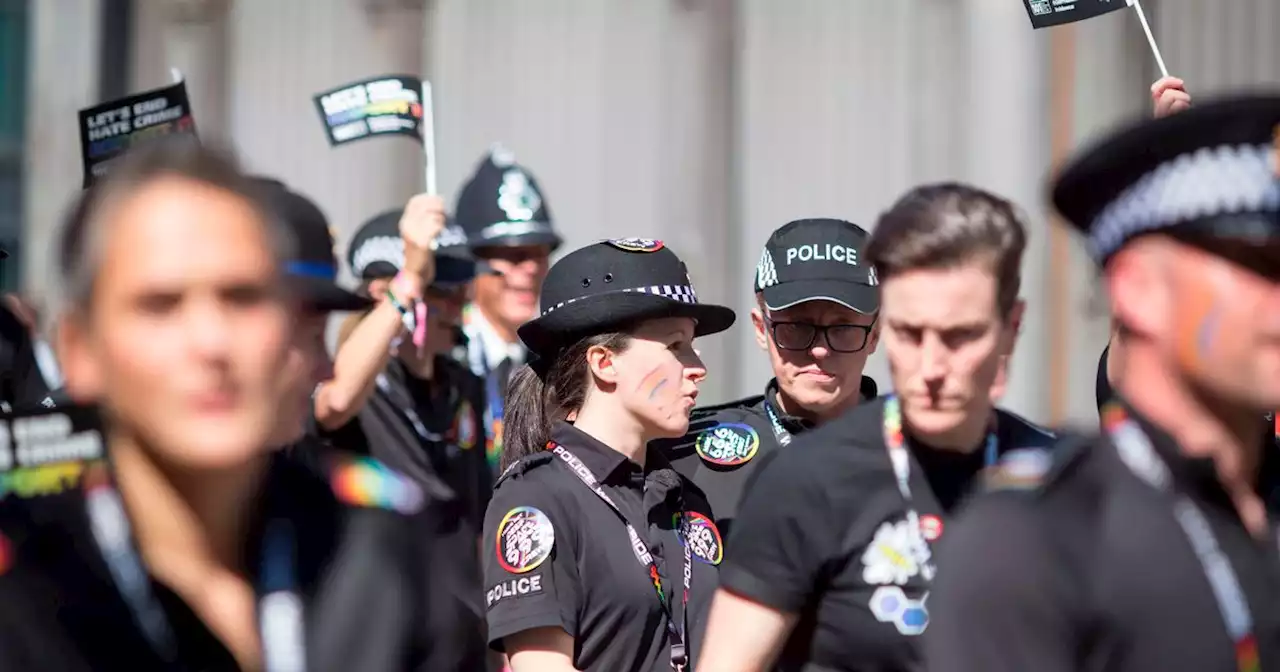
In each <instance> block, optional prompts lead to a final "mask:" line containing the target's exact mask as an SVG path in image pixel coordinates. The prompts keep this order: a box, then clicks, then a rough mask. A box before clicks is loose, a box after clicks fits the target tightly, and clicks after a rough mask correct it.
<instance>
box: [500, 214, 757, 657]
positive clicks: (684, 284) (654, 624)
mask: <svg viewBox="0 0 1280 672" xmlns="http://www.w3.org/2000/svg"><path fill="white" fill-rule="evenodd" d="M733 321H734V314H733V311H731V310H730V309H728V308H725V307H723V306H715V305H709V304H705V303H700V302H699V301H698V298H697V294H696V293H695V292H694V289H693V286H692V285H691V284H690V282H689V275H688V270H687V268H686V267H685V264H684V262H682V261H681V260H680V259H679V257H677V256H676V255H675V253H674V252H672V251H671V250H670V249H668V248H667V247H665V246H664V245H663V243H662V242H660V241H655V240H646V239H639V238H629V239H620V240H612V241H604V242H598V243H593V244H591V245H587V246H586V247H583V248H581V249H579V250H576V251H574V252H572V253H570V254H569V255H567V256H566V257H564V258H563V259H561V260H560V261H558V262H557V263H556V265H555V266H553V267H552V268H551V272H550V274H549V275H548V276H547V284H546V290H545V291H544V293H543V296H542V313H541V315H540V316H539V317H538V318H537V319H535V320H532V321H530V322H528V323H527V324H525V325H523V326H521V327H520V338H521V339H522V340H523V341H524V342H525V343H526V344H527V345H528V347H529V350H530V352H532V353H534V355H536V359H535V360H534V361H533V362H532V364H530V365H525V366H523V367H521V368H520V369H519V370H518V371H517V372H516V374H515V376H514V378H513V379H512V382H511V393H510V395H509V396H508V398H507V401H508V407H507V411H508V416H507V419H508V421H509V422H508V425H507V437H506V438H507V440H506V442H505V444H504V446H503V451H504V452H503V463H504V464H505V465H507V466H506V469H505V470H504V472H503V474H502V476H501V478H500V479H499V480H498V483H497V484H496V486H495V487H494V495H493V501H492V502H491V503H490V505H489V511H488V514H487V515H486V517H485V528H484V530H485V531H484V535H483V537H482V540H483V543H484V548H483V550H482V553H483V556H482V559H483V562H484V587H485V601H486V607H487V609H488V623H489V640H490V644H491V645H492V646H493V647H494V648H495V649H499V650H503V651H505V652H506V653H507V654H508V656H509V658H510V660H511V666H512V669H513V670H514V672H536V671H538V670H548V669H566V670H567V669H579V670H599V671H601V672H604V671H609V672H613V671H614V670H633V671H636V672H639V671H644V672H658V671H660V670H671V669H684V666H685V665H687V664H688V663H689V662H690V661H691V660H692V659H693V658H692V657H693V656H694V655H696V651H697V649H698V647H699V646H700V643H701V639H700V636H701V630H702V625H703V617H704V615H705V613H706V609H707V607H708V604H709V601H710V598H711V594H712V592H713V591H714V590H715V584H716V567H717V565H719V563H720V560H721V558H722V556H723V552H724V549H723V544H722V537H721V535H720V533H719V532H718V530H717V529H716V525H715V521H714V517H713V516H712V512H711V508H710V507H709V506H708V505H707V502H706V498H705V497H704V496H703V495H702V493H701V492H700V491H699V490H698V488H697V486H695V485H693V483H691V482H689V481H688V480H687V479H685V478H683V477H681V476H680V475H679V474H678V473H677V472H676V471H675V470H674V469H673V468H672V467H671V464H670V463H669V462H668V461H667V460H666V458H665V456H664V455H663V454H662V452H661V451H660V450H658V449H657V448H654V447H653V446H650V445H649V442H650V441H651V440H653V439H657V438H663V437H678V436H680V435H682V434H684V433H685V432H686V431H687V430H688V425H689V412H690V411H691V410H692V409H693V406H694V400H695V399H696V397H697V388H698V384H699V383H700V382H701V380H702V379H703V378H704V377H705V376H706V369H705V368H704V367H703V365H702V361H701V360H700V358H699V357H698V354H697V352H696V351H695V350H694V347H693V340H694V338H695V337H697V336H702V335H706V334H713V333H717V332H720V331H724V330H725V329H728V328H729V327H730V326H731V325H732V324H733Z"/></svg>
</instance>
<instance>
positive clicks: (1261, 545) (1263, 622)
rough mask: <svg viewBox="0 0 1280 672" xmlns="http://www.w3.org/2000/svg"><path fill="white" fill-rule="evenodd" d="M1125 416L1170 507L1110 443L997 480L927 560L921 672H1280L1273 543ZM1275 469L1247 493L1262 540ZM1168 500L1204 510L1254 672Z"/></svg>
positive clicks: (1068, 442) (1148, 428)
mask: <svg viewBox="0 0 1280 672" xmlns="http://www.w3.org/2000/svg"><path fill="white" fill-rule="evenodd" d="M1127 411H1128V414H1129V415H1130V417H1131V418H1132V419H1133V420H1134V421H1135V422H1136V426H1137V427H1140V428H1141V430H1142V433H1143V434H1145V435H1146V437H1148V438H1149V441H1150V445H1151V447H1152V448H1153V449H1154V451H1153V452H1154V454H1155V456H1156V459H1157V460H1158V461H1159V462H1160V463H1163V464H1164V465H1165V466H1167V468H1168V475H1169V476H1170V478H1168V479H1167V480H1166V481H1165V482H1167V483H1170V484H1171V485H1172V488H1173V493H1176V494H1171V493H1169V492H1162V491H1161V490H1158V489H1157V488H1155V487H1152V486H1151V485H1150V484H1149V483H1148V482H1146V481H1144V480H1142V479H1141V478H1140V477H1139V476H1138V474H1137V472H1136V471H1134V470H1133V469H1131V468H1130V467H1129V466H1128V465H1127V463H1126V462H1125V461H1124V460H1122V459H1121V457H1120V455H1121V451H1120V450H1119V449H1117V447H1116V444H1115V443H1114V442H1112V441H1111V440H1110V439H1109V438H1107V437H1087V438H1081V437H1074V438H1071V439H1064V443H1063V445H1062V446H1059V447H1058V448H1055V453H1056V455H1055V460H1054V464H1053V467H1052V468H1051V469H1050V470H1049V471H1048V473H1047V475H1045V476H1044V477H1043V479H1042V480H1036V481H1032V482H1027V483H1022V484H1018V483H1017V482H1016V481H1013V486H1017V487H1011V486H1010V485H1009V481H1007V480H1006V481H1001V483H1002V484H1004V487H999V488H997V489H995V490H994V491H993V492H991V493H989V494H987V495H985V496H983V497H980V498H978V500H977V501H975V502H974V504H973V506H972V507H970V508H969V509H968V510H966V512H965V514H964V515H963V516H961V518H960V520H959V521H957V522H956V524H955V525H954V526H953V527H952V530H951V531H950V533H949V536H948V538H947V540H946V542H945V543H944V544H943V545H942V547H941V548H940V555H941V558H940V564H941V565H942V567H941V569H940V570H939V572H938V581H937V585H936V587H935V589H934V594H933V597H932V598H931V600H930V609H931V610H932V612H933V625H932V626H931V627H930V629H929V634H928V636H927V637H926V652H927V657H928V662H929V664H930V667H929V669H930V670H937V671H940V672H961V671H963V672H977V671H978V670H981V671H982V672H1002V671H1005V670H1007V671H1009V672H1013V671H1014V670H1016V671H1018V672H1023V671H1024V670H1036V672H1067V671H1068V670H1072V671H1073V670H1082V669H1088V670H1111V671H1114V672H1127V671H1130V670H1132V671H1133V672H1139V671H1141V672H1148V671H1151V670H1197V671H1199V670H1237V669H1241V670H1244V669H1262V670H1275V669H1280V555H1278V553H1277V546H1276V538H1275V535H1274V533H1273V534H1271V535H1269V538H1268V539H1266V540H1265V541H1260V540H1257V539H1255V538H1254V537H1252V536H1251V535H1250V534H1249V533H1248V532H1247V531H1246V529H1245V528H1244V525H1243V523H1242V522H1241V521H1240V518H1239V517H1238V515H1237V514H1236V510H1235V507H1234V506H1233V504H1232V502H1231V500H1230V498H1229V497H1228V496H1227V494H1226V492H1225V491H1224V490H1223V489H1222V487H1221V485H1220V483H1219V481H1218V479H1217V476H1216V471H1215V468H1214V466H1213V462H1212V460H1210V459H1196V458H1189V457H1186V456H1184V455H1183V454H1182V452H1181V451H1180V450H1179V448H1178V446H1177V445H1176V443H1175V442H1174V441H1173V439H1172V438H1171V437H1170V436H1169V435H1168V434H1166V433H1164V432H1163V431H1161V430H1159V429H1158V428H1156V427H1154V426H1152V425H1151V424H1150V423H1148V422H1146V421H1145V420H1143V419H1142V418H1141V417H1140V416H1138V415H1137V414H1136V413H1133V411H1132V409H1127ZM1277 457H1280V456H1278V455H1277V454H1276V452H1275V451H1274V450H1267V451H1265V452H1264V463H1263V468H1262V473H1261V477H1260V478H1259V486H1258V487H1259V493H1260V494H1261V495H1263V497H1264V501H1265V502H1266V504H1267V507H1268V510H1269V515H1270V518H1271V521H1272V523H1273V528H1272V529H1273V530H1274V523H1276V522H1277V521H1280V515H1278V514H1280V498H1278V497H1277V494H1280V487H1277V486H1280V463H1278V460H1277ZM1178 497H1184V498H1185V499H1183V500H1182V501H1184V502H1188V503H1189V504H1190V505H1191V507H1193V508H1194V509H1197V510H1199V511H1200V512H1201V514H1202V516H1203V520H1205V521H1207V524H1208V529H1209V530H1210V531H1211V534H1212V538H1214V539H1215V540H1216V545H1217V547H1218V548H1219V549H1220V551H1221V553H1222V554H1223V555H1225V558H1224V560H1225V562H1226V563H1229V566H1230V567H1231V569H1232V570H1233V573H1234V574H1235V576H1236V577H1237V585H1239V587H1240V589H1241V590H1242V592H1243V595H1244V597H1245V602H1246V603H1247V605H1248V611H1249V612H1251V615H1252V620H1253V634H1254V639H1255V641H1256V643H1257V648H1258V650H1259V653H1260V658H1261V667H1260V668H1249V667H1247V666H1241V667H1238V666H1237V660H1236V655H1235V647H1234V645H1233V640H1232V638H1231V637H1229V636H1228V631H1227V629H1226V626H1225V623H1224V618H1223V615H1222V613H1223V612H1222V608H1221V606H1220V603H1219V602H1218V600H1217V599H1215V597H1214V589H1213V587H1212V584H1211V582H1210V580H1209V579H1208V578H1207V575H1206V572H1205V570H1204V568H1203V565H1202V564H1201V562H1200V560H1199V558H1198V556H1197V553H1196V551H1195V550H1193V548H1194V547H1193V545H1192V540H1191V537H1190V536H1189V535H1188V534H1187V532H1186V531H1185V529H1184V528H1183V526H1182V525H1181V524H1180V523H1179V519H1178V517H1176V516H1175V501H1177V499H1176V498H1178ZM1181 510H1184V511H1185V509H1181ZM1184 515H1185V514H1184ZM1204 538H1205V537H1201V540H1203V539H1204ZM1233 604H1238V603H1233Z"/></svg>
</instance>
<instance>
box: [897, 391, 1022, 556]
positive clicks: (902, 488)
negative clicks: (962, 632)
mask: <svg viewBox="0 0 1280 672" xmlns="http://www.w3.org/2000/svg"><path fill="white" fill-rule="evenodd" d="M993 418H994V416H993ZM884 446H885V450H886V451H887V452H888V453H889V462H890V464H892V465H893V476H894V479H895V480H896V481H897V483H898V492H899V493H901V494H902V499H903V500H905V501H906V503H907V527H908V528H909V534H911V536H912V540H913V542H914V543H916V544H918V545H919V546H920V547H921V548H928V547H929V540H928V539H925V537H924V532H923V531H922V529H921V527H920V513H919V512H918V511H917V510H916V506H915V502H914V500H913V498H912V496H911V455H910V453H909V451H908V450H907V437H906V434H905V433H904V432H903V430H902V402H901V401H900V400H899V399H898V396H897V395H893V394H891V395H889V396H887V397H885V399H884ZM999 458H1000V449H999V440H998V439H997V438H996V426H995V421H994V419H993V420H992V423H991V428H990V429H989V430H988V431H987V443H986V447H985V449H984V458H983V463H984V464H985V466H987V467H991V466H993V465H994V464H995V463H996V462H997V461H998V460H999ZM933 574H934V570H933V568H932V567H929V568H926V570H925V571H923V572H922V575H923V576H924V579H925V581H930V580H932V578H933Z"/></svg>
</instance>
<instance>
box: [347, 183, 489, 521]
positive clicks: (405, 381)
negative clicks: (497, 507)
mask: <svg viewBox="0 0 1280 672" xmlns="http://www.w3.org/2000/svg"><path fill="white" fill-rule="evenodd" d="M403 216H404V211H403V210H402V209H399V208H397V209H395V210H390V211H387V212H384V213H382V214H380V215H378V216H376V217H374V218H372V219H370V220H369V221H368V222H366V223H365V224H364V225H363V226H361V227H360V229H359V230H358V231H356V234H355V236H354V237H353V238H352V240H351V245H350V247H349V248H348V256H347V258H348V262H349V263H350V265H351V272H352V273H353V274H354V275H355V276H356V277H357V278H360V280H361V288H362V290H363V292H364V293H366V294H368V295H369V296H372V297H373V298H374V299H377V300H380V301H381V300H384V299H385V298H386V297H387V292H388V291H394V290H391V289H390V288H391V283H392V280H393V278H395V277H396V275H397V274H398V273H400V271H401V269H402V267H403V266H404V240H403V239H402V238H401V236H400V227H399V222H400V220H401V218H402V217H403ZM436 242H437V247H436V255H435V265H436V273H435V277H434V279H432V281H431V283H430V284H429V285H428V286H427V287H426V288H425V290H424V291H423V293H422V300H421V301H420V304H419V305H420V306H421V307H422V308H423V309H424V310H421V311H418V315H417V319H420V320H421V321H422V324H421V326H422V328H423V330H422V331H418V330H416V329H415V331H414V332H412V333H411V332H405V333H403V334H402V335H401V336H400V337H398V338H397V339H396V340H395V341H394V342H393V343H392V344H390V345H391V349H392V351H393V356H392V357H390V358H388V359H387V360H386V361H385V363H384V365H383V366H382V367H381V368H380V369H379V370H377V372H376V373H375V376H376V377H375V378H374V390H373V393H372V394H371V395H370V396H369V398H368V400H367V402H366V403H365V405H364V406H363V407H362V408H361V409H360V412H359V413H358V414H357V415H356V416H355V417H353V418H352V419H351V420H350V421H348V422H347V423H346V424H344V425H342V426H340V427H337V428H334V429H331V430H328V431H326V432H325V434H326V435H327V436H331V437H332V438H333V439H334V441H335V442H336V443H338V444H339V445H342V446H344V447H347V448H348V449H349V450H353V451H356V452H360V453H363V454H367V455H372V456H374V457H376V458H378V459H379V460H381V461H384V462H386V463H387V464H388V465H390V466H391V467H393V468H395V469H397V470H398V471H400V472H401V473H404V474H407V475H409V476H410V477H412V478H414V479H415V480H418V481H421V482H423V484H424V485H428V486H429V484H430V483H431V482H434V481H436V480H437V479H438V480H441V481H443V482H444V483H445V484H447V485H448V486H449V487H450V489H451V490H452V491H453V492H454V494H455V495H456V496H457V497H458V499H459V503H460V505H461V507H462V513H463V515H464V516H465V517H466V518H467V519H468V521H469V522H471V523H472V524H473V525H474V529H476V530H479V527H480V525H481V523H482V522H483V519H484V511H485V506H487V505H488V503H489V496H490V494H491V493H492V491H493V486H492V483H493V476H492V473H491V472H490V470H489V465H488V462H487V461H486V460H485V454H484V404H485V395H484V382H483V381H482V380H481V379H480V378H479V377H478V376H476V375H475V374H473V373H471V371H470V370H468V369H467V367H466V365H464V364H462V363H460V362H457V361H455V360H453V359H452V358H451V357H449V353H450V351H451V350H452V349H453V346H454V344H455V343H456V336H457V334H458V331H459V329H458V327H459V324H460V321H461V314H462V306H463V303H464V302H465V300H466V295H467V284H468V283H469V282H471V280H472V279H473V278H475V276H476V271H477V268H478V265H477V262H476V260H475V259H474V258H473V257H472V256H471V254H470V252H469V251H468V249H467V239H466V235H465V234H464V233H463V232H462V231H461V230H460V229H459V228H458V227H457V226H456V225H452V224H447V225H446V226H445V228H444V229H443V230H442V231H441V232H440V235H439V236H438V237H437V238H436ZM339 347H345V342H344V344H343V345H341V346H339Z"/></svg>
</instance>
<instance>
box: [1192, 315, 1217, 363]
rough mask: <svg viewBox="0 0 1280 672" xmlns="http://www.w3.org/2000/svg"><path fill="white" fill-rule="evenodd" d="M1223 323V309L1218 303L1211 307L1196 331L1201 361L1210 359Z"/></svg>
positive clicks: (1197, 353) (1197, 350) (1197, 347)
mask: <svg viewBox="0 0 1280 672" xmlns="http://www.w3.org/2000/svg"><path fill="white" fill-rule="evenodd" d="M1221 322H1222V307H1221V306H1220V305H1218V304H1217V303H1216V302H1215V303H1214V304H1213V305H1212V306H1210V307H1209V310H1208V311H1207V312H1206V313H1205V316H1204V318H1203V319H1201V321H1200V326H1199V327H1198V328H1197V329H1196V355H1197V356H1198V357H1199V358H1200V359H1208V357H1209V354H1210V352H1212V350H1213V344H1214V341H1215V340H1217V337H1218V326H1219V324H1220V323H1221Z"/></svg>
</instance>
